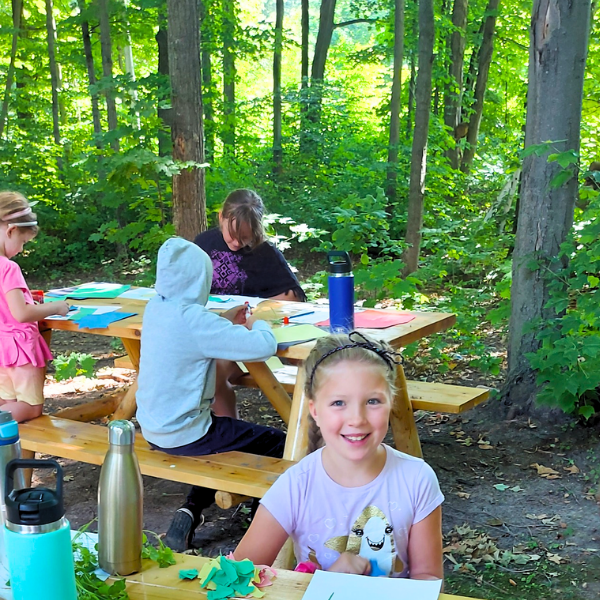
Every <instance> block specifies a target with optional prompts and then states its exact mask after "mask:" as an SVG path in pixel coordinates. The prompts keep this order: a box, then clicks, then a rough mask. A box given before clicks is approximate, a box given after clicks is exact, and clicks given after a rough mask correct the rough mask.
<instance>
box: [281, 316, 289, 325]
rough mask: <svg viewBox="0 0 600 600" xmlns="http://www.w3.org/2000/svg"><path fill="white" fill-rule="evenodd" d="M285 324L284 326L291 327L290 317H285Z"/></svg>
mask: <svg viewBox="0 0 600 600" xmlns="http://www.w3.org/2000/svg"><path fill="white" fill-rule="evenodd" d="M283 324H284V325H289V324H290V318H289V317H283Z"/></svg>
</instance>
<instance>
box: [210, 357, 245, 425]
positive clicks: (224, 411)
mask: <svg viewBox="0 0 600 600" xmlns="http://www.w3.org/2000/svg"><path fill="white" fill-rule="evenodd" d="M242 375H243V372H242V370H241V369H240V368H239V367H238V366H237V364H236V363H234V362H232V361H230V360H217V382H216V386H215V401H214V403H213V405H212V407H211V408H212V411H213V412H214V413H215V415H217V416H218V417H232V418H233V419H237V418H239V417H238V410H237V405H236V400H235V391H234V389H233V386H232V385H231V383H232V382H235V381H236V380H237V379H239V378H240V377H241V376H242Z"/></svg>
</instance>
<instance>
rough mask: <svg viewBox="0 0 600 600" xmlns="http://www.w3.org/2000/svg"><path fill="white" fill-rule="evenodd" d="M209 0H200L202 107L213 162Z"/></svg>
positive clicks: (206, 150) (207, 150)
mask: <svg viewBox="0 0 600 600" xmlns="http://www.w3.org/2000/svg"><path fill="white" fill-rule="evenodd" d="M207 4H208V0H200V3H199V10H200V22H201V26H200V32H201V34H200V38H201V39H200V45H201V52H200V54H201V62H202V107H203V110H204V140H205V144H204V153H205V155H206V160H207V161H208V162H209V163H211V162H213V160H214V157H215V132H216V123H215V111H214V108H213V98H214V97H215V94H214V89H213V79H212V60H211V52H212V50H213V47H214V46H213V36H214V32H213V24H212V19H210V18H209V11H208V7H207Z"/></svg>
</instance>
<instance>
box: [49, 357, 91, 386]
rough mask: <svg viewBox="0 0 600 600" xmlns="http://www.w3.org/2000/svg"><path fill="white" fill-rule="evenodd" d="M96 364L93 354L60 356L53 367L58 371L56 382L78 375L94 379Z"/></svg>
mask: <svg viewBox="0 0 600 600" xmlns="http://www.w3.org/2000/svg"><path fill="white" fill-rule="evenodd" d="M95 364H96V359H95V358H94V357H93V356H92V355H91V354H84V353H82V352H71V353H70V354H59V355H58V356H57V357H56V358H55V359H54V360H53V361H52V366H53V367H54V368H55V369H56V373H55V375H54V376H55V377H56V381H63V380H65V379H72V378H73V377H77V376H78V375H83V376H85V377H93V376H94V365H95Z"/></svg>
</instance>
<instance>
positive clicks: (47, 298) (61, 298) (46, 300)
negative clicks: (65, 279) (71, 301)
mask: <svg viewBox="0 0 600 600" xmlns="http://www.w3.org/2000/svg"><path fill="white" fill-rule="evenodd" d="M66 299H67V297H66V296H46V295H44V304H48V303H49V302H64V301H65V300H66Z"/></svg>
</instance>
